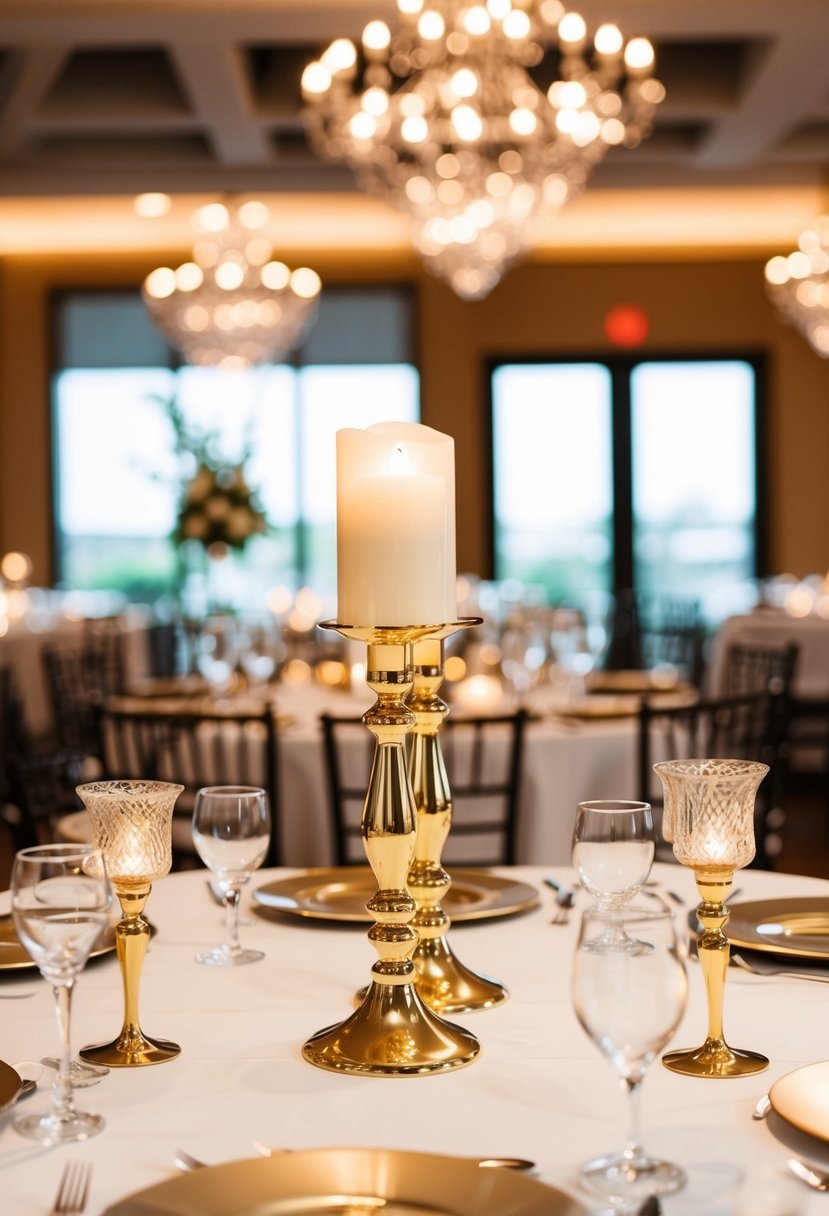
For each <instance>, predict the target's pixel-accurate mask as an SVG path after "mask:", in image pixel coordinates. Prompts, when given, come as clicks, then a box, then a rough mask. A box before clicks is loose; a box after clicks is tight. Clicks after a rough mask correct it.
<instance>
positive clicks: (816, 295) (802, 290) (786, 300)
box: [766, 215, 829, 359]
mask: <svg viewBox="0 0 829 1216" xmlns="http://www.w3.org/2000/svg"><path fill="white" fill-rule="evenodd" d="M797 244H798V248H797V249H795V250H794V251H793V252H792V253H790V254H788V256H786V257H784V256H783V255H782V254H778V255H777V256H776V257H773V258H771V259H770V260H769V261H768V262H767V263H766V290H767V292H768V295H769V299H771V300H772V301H773V303H774V304H775V305H776V307H777V309H778V312H779V313H780V315H781V316H782V317H783V320H784V321H788V323H789V324H790V325H793V326H794V327H795V329H798V330H800V332H801V333H802V335H803V337H804V338H805V339H806V341H807V342H808V343H809V345H810V346H811V347H812V348H813V350H815V351H817V353H818V354H819V355H822V356H823V358H824V359H829V215H821V216H819V217H818V219H817V220H815V223H814V225H813V227H811V228H807V229H806V231H805V232H801V234H800V236H799V238H798V242H797Z"/></svg>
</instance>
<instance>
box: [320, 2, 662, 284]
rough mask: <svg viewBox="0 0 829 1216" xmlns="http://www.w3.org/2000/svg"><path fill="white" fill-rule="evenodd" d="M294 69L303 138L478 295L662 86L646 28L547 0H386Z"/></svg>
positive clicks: (643, 117) (642, 124) (641, 128)
mask: <svg viewBox="0 0 829 1216" xmlns="http://www.w3.org/2000/svg"><path fill="white" fill-rule="evenodd" d="M397 9H398V16H399V29H398V31H397V33H395V34H392V33H391V31H390V30H389V28H388V26H387V25H386V24H385V23H384V22H382V21H371V22H369V24H368V25H367V26H366V28H365V29H364V31H363V34H362V41H361V45H360V47H359V49H358V48H357V47H356V46H355V45H354V43H352V42H351V41H349V40H348V39H346V38H338V39H336V40H335V41H334V42H332V43H331V45H330V46H329V47H328V49H327V50H326V51H325V52H324V54H323V55H322V56H321V58H320V59H319V60H316V61H314V62H313V63H310V64H308V66H307V67H306V68H305V71H304V73H303V76H302V90H303V96H304V99H305V103H306V104H305V116H306V121H307V124H308V131H309V137H310V141H311V144H312V146H313V147H314V148H315V149H316V150H317V151H319V152H320V153H321V154H323V155H326V156H328V157H331V158H332V159H338V160H344V161H346V163H347V164H349V165H350V166H351V167H352V168H353V169H354V171H355V173H356V176H357V179H358V181H359V183H360V184H361V185H362V186H363V188H364V189H366V190H367V191H369V192H370V193H373V194H376V195H379V196H380V197H382V198H384V199H386V200H387V201H388V202H390V203H391V204H392V205H393V206H394V207H396V208H397V209H398V210H399V211H401V212H403V213H404V214H405V215H406V216H407V217H408V218H409V219H410V220H411V221H412V234H413V235H412V239H413V243H414V246H415V248H416V249H417V251H418V252H419V254H420V255H421V256H422V258H423V260H424V262H425V265H426V266H427V268H428V269H429V270H431V271H432V272H433V273H435V274H437V275H439V276H441V277H442V278H444V279H446V280H447V281H448V282H449V283H450V285H451V286H452V288H453V289H454V290H455V292H457V294H458V295H460V296H462V297H464V298H465V299H480V298H482V297H483V296H485V295H487V294H488V293H489V292H490V291H491V290H492V288H493V287H494V286H495V284H496V283H497V282H498V281H499V279H501V278H502V276H503V275H504V274H505V272H506V271H507V269H508V268H509V267H510V265H512V264H513V263H514V262H515V261H516V260H517V259H519V258H520V257H521V256H522V255H523V254H524V253H525V252H526V251H527V250H528V249H529V248H530V247H531V246H532V244H533V221H534V220H536V219H538V218H540V217H541V216H542V215H544V214H555V213H556V212H557V211H558V210H559V209H560V208H561V207H562V206H563V205H564V203H566V202H567V201H568V200H570V199H572V198H573V197H575V196H576V195H578V194H579V192H580V191H581V190H582V189H583V188H584V186H585V184H586V182H587V179H588V176H589V174H590V171H591V169H592V168H593V166H594V165H596V164H597V163H598V162H599V161H600V160H601V159H602V157H603V156H604V154H605V152H606V151H607V150H608V148H610V147H613V146H617V145H622V146H624V147H628V148H632V147H635V146H636V145H637V144H638V143H640V142H641V140H642V139H644V138H645V137H646V136H647V135H648V134H649V133H650V130H651V120H652V116H653V112H654V109H655V107H656V105H657V104H658V103H659V102H660V101H661V100H662V98H663V96H664V93H665V90H664V88H663V86H662V84H661V83H660V82H659V81H658V80H656V79H655V78H654V77H653V76H652V75H651V70H652V67H653V62H654V54H653V48H652V46H651V44H650V43H649V42H648V40H647V39H646V38H632V39H631V40H630V41H628V42H627V43H626V42H625V40H624V38H623V36H622V34H621V32H620V31H619V29H618V28H617V27H616V26H615V25H610V24H605V25H601V26H600V27H599V28H598V29H597V30H596V32H595V34H594V35H593V38H592V41H591V40H590V39H589V38H588V33H587V27H586V25H585V22H584V20H583V18H582V17H580V16H579V14H578V13H574V12H566V11H565V9H564V6H563V4H561V3H560V2H559V0H486V3H482V2H478V3H475V0H472V2H471V3H470V0H397Z"/></svg>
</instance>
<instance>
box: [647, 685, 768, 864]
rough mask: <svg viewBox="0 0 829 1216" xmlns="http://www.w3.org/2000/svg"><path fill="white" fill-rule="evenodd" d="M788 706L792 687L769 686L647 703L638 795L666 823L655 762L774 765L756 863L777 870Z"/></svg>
mask: <svg viewBox="0 0 829 1216" xmlns="http://www.w3.org/2000/svg"><path fill="white" fill-rule="evenodd" d="M787 704H788V691H787V689H786V690H784V689H782V688H781V689H778V690H776V691H775V690H772V689H771V688H769V687H761V688H758V689H755V690H753V691H746V692H742V693H740V694H738V695H735V696H730V697H720V698H717V699H707V700H699V701H697V702H695V703H693V704H690V705H682V706H672V707H667V706H663V707H661V708H660V707H659V706H658V705H657V704H651V703H649V702H648V700H647V699H646V700H645V701H644V702H643V704H642V707H641V709H640V711H639V730H638V783H639V797H640V798H641V799H642V801H645V802H649V803H650V804H651V806H652V807H653V810H654V820H655V822H656V823H657V824H658V823H659V822H660V821H661V811H662V807H663V799H662V790H661V783H660V781H659V778H658V777H657V776H656V775H655V774H654V772H653V765H654V763H655V762H656V761H659V760H683V759H707V758H720V759H737V760H759V761H761V762H762V763H764V764H767V765H768V766H769V772H768V774H767V776H766V777H765V778H764V780H763V783H762V785H761V786H760V790H759V791H758V795H757V800H756V803H755V808H756V809H755V841H756V850H757V852H756V857H755V861H754V863H753V864H755V865H756V866H760V867H764V868H770V867H772V866H773V864H774V856H775V854H776V852H777V851H779V845H778V840H777V839H775V828H776V827H777V826H779V825H778V823H777V820H776V817H775V816H776V812H778V811H779V808H780V804H781V802H782V794H783V784H784V773H785V760H786V752H785V748H786V737H787V730H788V714H787ZM657 856H662V857H663V859H670V858H671V856H672V854H671V853H670V850H669V849H666V848H659V847H658V849H657Z"/></svg>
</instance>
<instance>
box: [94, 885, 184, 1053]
mask: <svg viewBox="0 0 829 1216" xmlns="http://www.w3.org/2000/svg"><path fill="white" fill-rule="evenodd" d="M113 885H115V887H116V892H115V893H116V895H117V896H118V902H119V903H120V905H121V913H122V917H121V920H120V921H119V922H118V924H117V925H116V926H115V948H116V950H117V953H118V962H119V963H120V964H121V978H122V981H123V984H124V1024H123V1026H122V1028H121V1033H120V1034H119V1035H118V1037H117V1038H116V1039H114V1040H113V1041H112V1042H111V1043H99V1044H96V1045H95V1046H92V1047H83V1048H81V1050H80V1052H79V1053H78V1054H79V1055H80V1056H81V1058H82V1059H84V1060H89V1062H90V1063H92V1064H106V1065H108V1066H109V1067H111V1068H134V1067H137V1066H139V1065H142V1064H163V1063H164V1062H165V1061H166V1060H174V1059H175V1058H176V1056H178V1055H180V1054H181V1048H180V1047H179V1045H178V1044H177V1043H171V1042H170V1041H169V1040H168V1039H148V1038H147V1037H146V1035H144V1034H143V1033H142V1031H141V1028H140V1026H139V1024H138V990H139V987H140V983H141V969H142V967H143V966H144V955H145V954H146V953H147V945H148V943H149V940H150V926H149V925H148V924H147V922H146V921H145V920H144V917H143V916H142V913H143V911H144V905H145V904H146V902H147V898H148V896H149V894H150V891H151V890H152V887H151V886H149V885H146V886H144V885H139V886H136V887H125V886H121V885H118V884H113Z"/></svg>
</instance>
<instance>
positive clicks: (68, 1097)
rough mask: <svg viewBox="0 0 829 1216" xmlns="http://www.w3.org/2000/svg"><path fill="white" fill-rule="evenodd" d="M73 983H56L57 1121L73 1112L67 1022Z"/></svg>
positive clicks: (54, 1094) (55, 1106) (63, 1120)
mask: <svg viewBox="0 0 829 1216" xmlns="http://www.w3.org/2000/svg"><path fill="white" fill-rule="evenodd" d="M74 986H75V984H74V981H70V982H69V983H68V984H56V985H55V986H54V988H53V989H52V991H53V992H54V994H55V1013H56V1015H57V1020H58V1034H59V1035H60V1048H61V1050H60V1067H59V1068H58V1074H57V1076H56V1077H55V1084H54V1086H53V1088H52V1094H53V1104H54V1110H55V1118H56V1119H57V1121H58V1122H59V1123H68V1122H69V1121H70V1120H71V1119H72V1117H73V1116H74V1114H75V1110H74V1105H73V1097H74V1095H73V1092H72V1050H71V1047H70V1044H69V1022H70V1014H71V1010H72V990H73V988H74Z"/></svg>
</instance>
